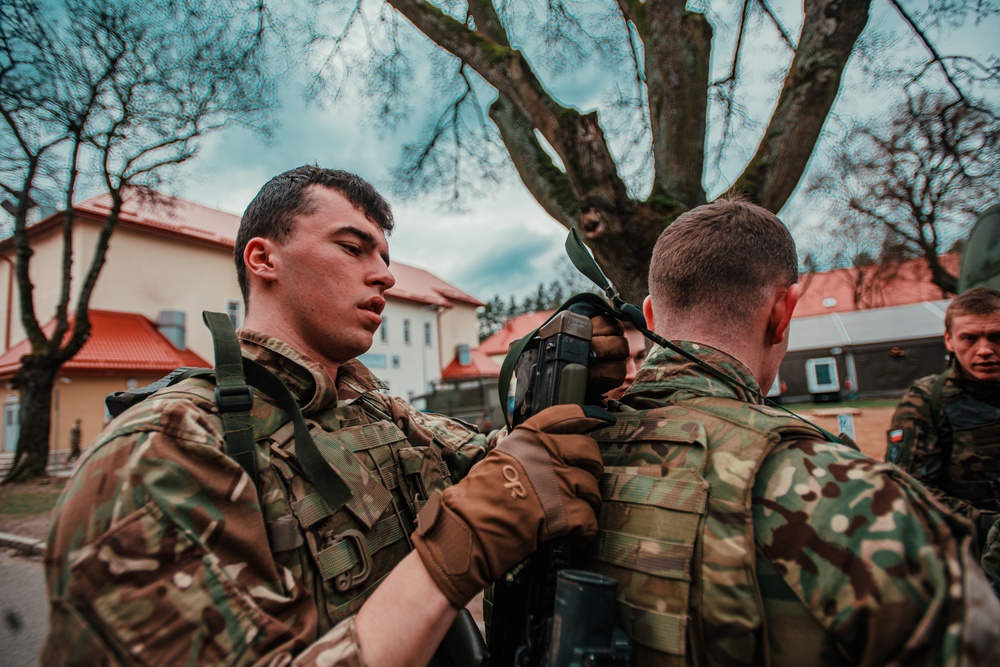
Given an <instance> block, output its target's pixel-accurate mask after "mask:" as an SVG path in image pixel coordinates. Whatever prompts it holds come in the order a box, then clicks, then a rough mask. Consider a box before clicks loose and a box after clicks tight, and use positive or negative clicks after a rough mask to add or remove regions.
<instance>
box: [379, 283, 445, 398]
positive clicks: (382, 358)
mask: <svg viewBox="0 0 1000 667" xmlns="http://www.w3.org/2000/svg"><path fill="white" fill-rule="evenodd" d="M382 320H383V321H382V326H381V327H379V330H378V331H376V332H375V340H374V342H373V343H372V348H371V349H370V350H369V351H368V353H367V354H364V355H362V356H361V361H362V363H364V364H365V365H366V366H367V367H368V368H369V369H370V370H371V371H372V372H373V373H374V374H375V375H376V376H378V377H379V378H381V379H382V380H384V381H385V382H387V383H388V384H389V393H390V394H392V395H393V396H401V397H403V398H410V397H411V396H417V395H419V394H423V393H425V392H427V391H429V390H430V383H432V382H435V383H436V382H439V381H440V379H441V367H440V366H439V365H438V330H437V326H438V325H437V312H436V309H435V308H434V307H433V306H427V305H424V304H420V303H416V302H414V301H404V300H402V299H393V298H389V299H387V303H386V307H385V310H384V311H383V312H382ZM407 321H408V322H409V328H410V341H409V343H407V342H406V340H405V337H404V329H405V326H406V322H407ZM425 327H430V337H431V338H430V345H428V344H427V343H426V340H425V337H424V336H425V330H424V328H425Z"/></svg>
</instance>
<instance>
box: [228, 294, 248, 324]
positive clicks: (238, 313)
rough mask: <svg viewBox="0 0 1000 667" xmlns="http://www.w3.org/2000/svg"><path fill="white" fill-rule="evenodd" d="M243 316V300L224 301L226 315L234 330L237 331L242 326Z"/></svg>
mask: <svg viewBox="0 0 1000 667" xmlns="http://www.w3.org/2000/svg"><path fill="white" fill-rule="evenodd" d="M245 314H246V313H245V312H244V310H243V299H226V315H228V316H229V319H230V320H231V321H232V323H233V328H234V329H239V328H240V327H241V326H243V320H244V316H245Z"/></svg>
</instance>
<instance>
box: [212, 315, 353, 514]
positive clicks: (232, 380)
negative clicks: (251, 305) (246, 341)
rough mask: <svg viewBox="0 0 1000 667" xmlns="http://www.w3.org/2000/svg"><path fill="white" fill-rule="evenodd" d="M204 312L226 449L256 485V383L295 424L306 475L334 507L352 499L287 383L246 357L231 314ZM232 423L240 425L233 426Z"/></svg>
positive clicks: (298, 452)
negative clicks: (253, 413)
mask: <svg viewBox="0 0 1000 667" xmlns="http://www.w3.org/2000/svg"><path fill="white" fill-rule="evenodd" d="M203 317H204V319H205V324H206V325H208V328H209V330H210V331H211V332H212V340H213V343H214V346H215V369H216V388H215V398H216V402H217V403H218V406H219V412H220V414H221V415H222V424H223V427H224V428H225V431H226V454H228V455H229V456H230V457H231V458H232V459H234V460H235V461H236V462H237V463H239V464H240V465H241V466H242V467H243V469H244V470H246V471H247V474H248V475H250V478H251V479H252V480H253V482H254V486H255V487H256V486H257V484H258V480H257V446H256V443H255V442H254V436H253V420H252V419H251V417H250V409H251V408H252V407H253V390H252V389H251V388H250V385H252V386H253V387H256V388H257V389H258V390H259V391H260V392H261V393H263V394H264V395H266V396H268V397H269V398H271V400H273V401H274V402H275V403H277V404H278V407H280V408H281V409H282V410H284V411H285V412H286V413H288V414H289V415H290V416H291V418H292V423H293V424H294V426H295V455H296V457H297V458H298V459H299V461H301V463H302V468H303V471H302V472H303V474H304V476H305V478H306V479H308V480H309V481H310V482H311V483H312V485H313V486H315V487H316V490H317V491H318V492H319V494H320V495H321V496H322V497H323V499H324V500H325V501H326V502H327V504H328V505H329V506H330V508H331V510H332V511H333V512H336V511H337V510H339V509H340V508H341V507H343V506H344V505H345V504H346V503H347V501H348V500H349V499H350V498H351V490H350V488H348V486H347V484H346V483H345V482H344V480H343V479H341V477H340V475H338V474H337V472H336V470H334V469H333V468H332V467H330V465H329V464H328V463H327V462H326V460H324V459H323V455H322V454H320V453H319V450H318V449H317V448H316V443H315V442H313V439H312V436H311V435H309V425H308V424H306V420H305V417H303V416H302V410H301V409H300V408H299V404H298V403H297V402H296V400H295V397H294V396H292V394H291V392H290V391H288V387H286V386H285V383H284V382H282V381H281V380H279V379H278V377H277V376H276V375H275V374H274V373H272V372H271V371H269V370H268V369H267V368H265V367H264V366H261V365H260V364H258V363H257V362H255V361H253V360H252V359H245V358H243V355H242V354H241V353H240V347H239V342H238V341H237V339H236V332H235V331H234V330H233V324H232V320H230V319H229V316H228V315H225V314H224V313H211V312H208V311H206V312H205V313H204V314H203ZM244 373H245V375H244ZM248 380H249V384H248V382H247V381H248ZM223 387H225V389H223ZM233 415H234V416H235V417H236V418H235V419H234V418H233V417H232V416H233ZM231 425H232V426H233V427H235V430H233V431H230V427H231ZM244 426H245V428H244ZM258 491H259V489H258Z"/></svg>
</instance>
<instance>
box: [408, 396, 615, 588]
mask: <svg viewBox="0 0 1000 667" xmlns="http://www.w3.org/2000/svg"><path fill="white" fill-rule="evenodd" d="M613 421H614V418H613V417H611V415H610V414H608V413H607V412H605V411H603V410H600V409H594V408H590V407H587V408H584V407H581V406H579V405H559V406H554V407H551V408H548V409H546V410H543V411H541V412H539V413H538V414H537V415H535V416H533V417H531V418H530V419H528V420H527V421H525V422H524V423H523V424H521V425H520V426H518V427H517V428H515V429H514V430H513V431H512V432H511V433H510V435H508V436H507V437H506V438H504V439H503V440H502V441H501V442H500V444H499V445H498V446H497V447H496V448H495V449H493V450H492V451H490V453H489V454H488V455H487V456H486V458H484V459H483V460H482V461H481V462H479V463H478V464H476V466H475V467H473V468H472V470H471V471H470V472H469V475H468V476H467V477H466V478H465V479H463V480H462V481H461V482H459V483H458V484H456V485H455V486H452V487H450V488H448V489H446V490H445V491H444V492H443V493H437V494H435V495H433V496H431V498H430V499H429V500H428V501H427V504H426V505H425V506H424V508H423V510H421V512H420V515H419V516H418V517H417V530H416V531H415V533H414V535H413V546H414V548H415V549H416V551H417V553H419V554H420V558H421V560H422V561H423V563H424V566H425V567H426V568H427V571H428V572H429V573H430V575H431V578H432V579H433V580H434V582H435V583H436V584H437V586H438V588H440V589H441V591H442V592H443V593H444V594H445V596H446V597H447V598H448V600H449V601H451V603H452V604H454V605H455V606H456V607H464V606H465V605H466V604H468V602H469V600H471V599H472V598H473V597H474V596H475V595H476V594H477V593H478V592H479V591H481V590H482V589H484V588H485V587H486V586H487V585H489V584H490V583H491V582H492V581H493V580H494V579H496V578H497V577H499V576H500V575H502V574H503V573H504V572H506V571H507V570H508V569H510V567H511V566H513V565H514V564H516V563H518V562H520V561H521V560H524V559H525V558H526V557H528V556H529V555H531V554H533V553H534V552H535V550H536V549H537V548H538V545H539V544H541V543H542V542H545V541H548V540H550V539H552V538H553V537H559V536H563V535H569V536H574V537H577V538H579V539H583V540H586V539H590V538H591V537H593V536H594V535H595V534H596V533H597V518H596V515H595V511H596V509H597V507H598V505H599V503H600V491H599V489H598V485H597V480H598V477H599V476H600V475H601V472H602V470H603V466H602V464H601V454H600V450H599V449H598V446H597V442H596V441H594V439H593V438H591V437H589V436H587V435H584V433H586V432H587V431H589V430H591V429H594V428H596V427H599V426H605V425H607V424H609V423H613Z"/></svg>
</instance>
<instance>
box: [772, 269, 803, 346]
mask: <svg viewBox="0 0 1000 667" xmlns="http://www.w3.org/2000/svg"><path fill="white" fill-rule="evenodd" d="M801 293H802V291H801V289H800V288H799V284H798V283H795V284H794V285H790V286H788V287H787V288H781V289H778V290H776V291H775V294H774V297H773V301H772V303H771V312H770V314H769V317H768V323H767V331H768V338H769V340H770V341H771V344H772V345H778V344H779V343H782V342H783V341H784V340H785V338H787V337H788V330H789V327H790V326H791V322H792V313H793V312H794V311H795V305H796V304H797V303H798V302H799V296H800V295H801Z"/></svg>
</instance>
